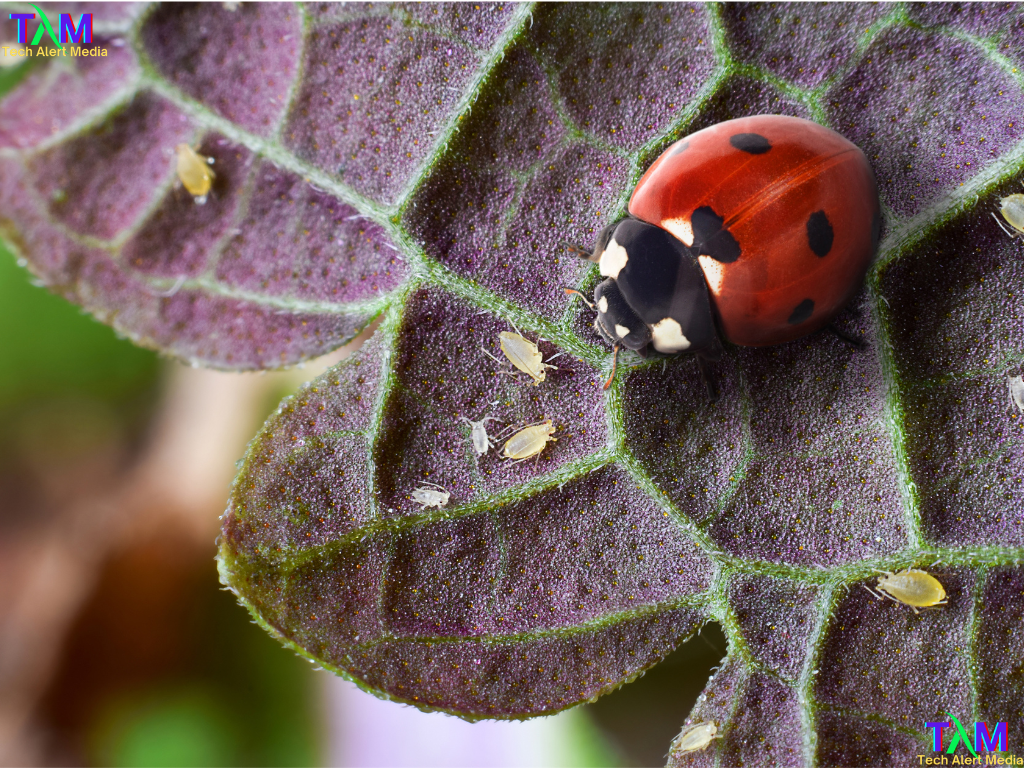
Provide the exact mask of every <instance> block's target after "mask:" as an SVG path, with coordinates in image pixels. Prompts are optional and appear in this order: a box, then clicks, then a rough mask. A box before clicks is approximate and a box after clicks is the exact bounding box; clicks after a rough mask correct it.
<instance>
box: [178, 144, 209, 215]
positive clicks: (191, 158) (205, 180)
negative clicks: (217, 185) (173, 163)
mask: <svg viewBox="0 0 1024 768" xmlns="http://www.w3.org/2000/svg"><path fill="white" fill-rule="evenodd" d="M174 151H175V152H176V153H177V155H178V181H180V182H181V184H182V186H183V187H185V189H187V190H188V193H189V194H190V195H192V196H193V197H194V198H195V199H196V203H197V204H198V205H202V204H203V203H205V202H206V195H207V194H208V193H209V192H210V188H211V187H212V186H213V180H214V179H215V178H217V174H215V173H214V172H213V168H211V167H210V166H211V165H213V158H212V157H204V156H203V155H200V154H199V153H198V152H196V151H195V150H194V149H192V147H190V146H189V145H188V144H179V145H178V146H177V147H175V148H174Z"/></svg>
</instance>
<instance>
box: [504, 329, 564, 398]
mask: <svg viewBox="0 0 1024 768" xmlns="http://www.w3.org/2000/svg"><path fill="white" fill-rule="evenodd" d="M498 340H499V343H500V344H501V351H502V352H504V353H505V357H507V358H508V359H509V361H511V363H512V365H514V366H515V367H516V368H518V369H519V370H520V371H522V372H523V373H525V374H526V375H527V376H529V377H530V378H531V379H533V384H534V386H537V385H539V384H540V383H541V382H542V381H544V377H545V376H546V375H547V374H545V372H544V371H545V369H547V368H555V366H553V365H548V364H547V363H545V362H544V356H543V355H541V353H540V349H538V348H537V345H536V344H534V343H533V342H532V341H530V340H529V339H527V338H524V337H523V336H520V335H519V334H518V333H511V332H510V331H502V332H501V333H500V334H498ZM556 370H557V369H556Z"/></svg>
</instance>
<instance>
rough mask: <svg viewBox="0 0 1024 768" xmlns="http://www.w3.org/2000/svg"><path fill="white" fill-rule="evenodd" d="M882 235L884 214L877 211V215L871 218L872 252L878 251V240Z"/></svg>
mask: <svg viewBox="0 0 1024 768" xmlns="http://www.w3.org/2000/svg"><path fill="white" fill-rule="evenodd" d="M881 235H882V214H881V213H879V212H878V211H875V215H874V216H873V217H872V218H871V250H872V251H875V250H877V249H878V238H879V237H881Z"/></svg>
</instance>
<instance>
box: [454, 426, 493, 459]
mask: <svg viewBox="0 0 1024 768" xmlns="http://www.w3.org/2000/svg"><path fill="white" fill-rule="evenodd" d="M460 418H461V419H462V420H463V421H464V422H466V423H467V424H469V427H470V429H471V430H472V438H473V450H474V451H476V455H477V456H483V455H484V454H485V453H487V451H488V449H490V448H493V447H494V441H493V440H491V438H490V436H489V435H488V434H487V427H485V426H484V425H485V424H486V423H487V422H488V421H498V419H496V418H495V417H494V416H484V417H483V418H482V419H480V421H473V420H471V419H467V418H466V417H465V416H461V417H460Z"/></svg>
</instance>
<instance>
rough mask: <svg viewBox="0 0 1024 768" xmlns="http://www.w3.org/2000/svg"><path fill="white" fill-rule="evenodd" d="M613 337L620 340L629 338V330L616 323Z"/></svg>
mask: <svg viewBox="0 0 1024 768" xmlns="http://www.w3.org/2000/svg"><path fill="white" fill-rule="evenodd" d="M615 335H616V336H618V337H619V338H620V339H624V338H626V337H627V336H629V328H627V327H626V326H624V325H619V324H618V323H616V324H615Z"/></svg>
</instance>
